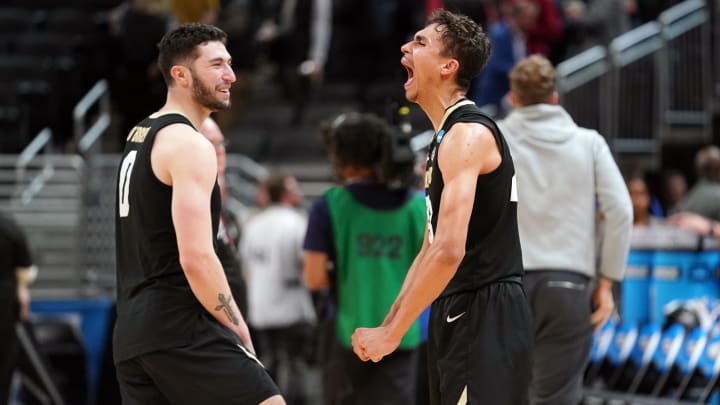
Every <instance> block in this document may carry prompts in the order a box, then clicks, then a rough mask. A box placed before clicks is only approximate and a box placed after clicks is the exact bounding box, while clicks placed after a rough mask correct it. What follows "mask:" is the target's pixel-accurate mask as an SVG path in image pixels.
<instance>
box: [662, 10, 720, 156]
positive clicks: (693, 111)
mask: <svg viewBox="0 0 720 405" xmlns="http://www.w3.org/2000/svg"><path fill="white" fill-rule="evenodd" d="M658 22H659V23H660V25H661V29H662V35H663V39H664V40H665V60H664V63H661V64H660V68H661V69H663V71H664V72H663V77H664V78H666V79H667V81H666V82H664V83H662V84H661V85H663V87H661V89H662V95H663V96H664V97H665V101H664V106H665V110H664V114H663V115H662V117H661V118H662V120H663V126H664V127H665V130H664V133H665V134H670V133H671V131H670V130H671V129H673V127H680V128H682V127H686V126H691V127H701V128H703V134H702V141H703V142H707V141H709V140H710V139H711V137H712V134H711V119H712V85H711V84H712V83H713V79H712V71H711V66H712V65H711V52H709V50H710V49H711V47H710V26H709V24H708V23H709V15H708V11H707V7H706V4H705V1H703V0H687V1H685V2H683V3H680V4H678V5H677V6H675V7H672V8H670V9H668V10H666V11H665V12H663V13H662V14H660V17H658Z"/></svg>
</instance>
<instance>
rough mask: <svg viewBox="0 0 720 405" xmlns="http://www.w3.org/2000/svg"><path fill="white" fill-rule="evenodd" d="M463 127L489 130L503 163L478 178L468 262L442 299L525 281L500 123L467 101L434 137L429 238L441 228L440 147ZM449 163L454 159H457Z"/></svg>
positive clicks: (514, 196)
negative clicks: (470, 124)
mask: <svg viewBox="0 0 720 405" xmlns="http://www.w3.org/2000/svg"><path fill="white" fill-rule="evenodd" d="M458 122H463V123H466V122H476V123H479V124H482V125H484V126H486V127H487V128H489V129H490V131H491V132H492V134H493V136H494V137H495V141H496V142H497V145H498V148H499V150H500V155H501V157H502V162H501V163H500V165H499V166H498V167H497V168H496V169H495V170H493V171H492V172H490V173H487V174H483V175H479V176H478V179H477V183H476V186H475V201H474V202H473V208H472V213H471V215H470V223H469V225H468V231H467V241H466V243H465V257H464V258H463V260H462V262H461V263H460V266H459V267H458V269H457V273H455V276H454V277H453V278H452V280H450V283H449V284H448V286H447V287H446V288H445V290H444V291H443V293H442V294H441V296H448V295H451V294H455V293H457V292H461V291H469V290H474V289H477V288H480V287H483V286H485V285H487V284H490V283H493V282H497V281H501V280H503V279H509V278H513V277H521V276H522V274H523V266H522V255H521V251H520V238H519V236H518V227H517V192H516V190H515V167H514V166H513V161H512V157H511V156H510V151H509V148H508V146H507V144H506V143H505V139H504V138H503V135H502V133H501V132H500V129H498V127H497V125H495V122H493V120H492V119H491V118H489V117H487V116H486V115H484V114H483V113H481V112H480V111H479V110H478V108H477V107H476V106H475V104H473V103H472V102H469V101H464V100H463V101H461V102H459V103H457V104H455V105H454V106H451V107H450V108H449V109H448V111H447V112H446V117H445V120H444V122H443V124H442V126H441V129H440V131H438V133H437V134H436V135H435V137H434V138H433V141H432V143H431V144H430V148H429V151H428V160H427V172H426V175H425V178H426V184H425V186H426V193H427V198H426V203H427V205H428V207H427V208H428V220H429V221H430V225H431V227H430V238H431V239H432V236H433V235H434V232H435V231H436V229H437V221H438V212H439V209H440V198H441V196H442V191H443V188H444V186H445V183H444V180H443V175H442V171H441V170H440V166H439V165H438V159H437V154H438V148H439V147H440V144H441V142H442V139H443V137H445V136H453V135H447V133H448V132H449V131H450V129H451V128H452V126H453V125H454V124H456V123H458ZM444 158H445V159H453V157H452V156H444ZM441 221H442V219H441Z"/></svg>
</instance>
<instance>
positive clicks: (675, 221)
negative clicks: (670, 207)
mask: <svg viewBox="0 0 720 405" xmlns="http://www.w3.org/2000/svg"><path fill="white" fill-rule="evenodd" d="M667 223H668V224H670V225H673V226H677V227H678V228H682V229H687V230H689V231H693V232H695V233H697V234H699V235H706V236H710V237H712V238H716V239H720V223H718V221H716V220H713V219H711V218H707V217H704V216H702V215H698V214H695V213H692V212H679V213H677V214H673V215H671V216H669V217H668V218H667Z"/></svg>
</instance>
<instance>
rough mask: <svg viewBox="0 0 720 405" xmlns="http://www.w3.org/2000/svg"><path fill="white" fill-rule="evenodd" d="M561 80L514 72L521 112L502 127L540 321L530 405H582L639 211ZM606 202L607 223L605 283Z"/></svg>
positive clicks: (526, 70)
mask: <svg viewBox="0 0 720 405" xmlns="http://www.w3.org/2000/svg"><path fill="white" fill-rule="evenodd" d="M555 80H556V76H555V69H554V68H553V66H552V64H551V63H550V62H549V61H548V60H547V59H546V58H545V57H543V56H541V55H532V56H530V57H528V58H525V59H522V60H520V61H519V62H518V64H517V65H516V66H515V67H514V68H513V70H512V71H511V72H510V95H509V99H510V102H511V104H512V105H513V107H514V108H515V109H514V110H513V111H512V112H511V113H510V114H509V115H508V116H507V118H506V119H504V120H501V121H499V122H498V126H499V127H500V128H501V130H502V132H503V133H504V134H505V136H506V139H507V142H508V145H509V146H510V151H511V152H512V155H513V161H514V162H515V170H516V172H517V189H518V215H517V216H518V226H519V230H520V242H521V245H522V257H523V264H524V265H525V289H526V292H527V296H528V299H529V301H530V304H531V306H532V310H533V315H534V319H535V347H534V349H533V359H532V360H533V373H532V382H531V384H530V397H531V400H530V403H533V404H578V403H580V402H581V399H582V381H583V372H584V370H585V366H586V365H587V362H588V359H589V355H590V347H591V344H592V334H593V325H595V327H596V328H599V327H600V326H602V325H603V324H604V323H605V321H606V320H607V319H608V318H609V316H610V314H611V313H612V310H613V307H614V300H613V295H612V286H613V284H614V283H616V282H619V281H620V280H622V278H623V273H624V271H625V263H626V259H627V255H628V250H629V244H630V234H631V229H632V203H631V201H630V197H629V195H628V190H627V187H626V186H625V182H624V180H623V177H622V175H621V174H620V170H619V169H618V167H617V165H616V163H615V160H614V159H613V156H612V154H611V153H610V149H609V148H608V145H607V143H606V142H605V139H604V138H603V137H602V136H601V135H600V134H598V133H597V132H596V131H594V130H589V129H585V128H581V127H578V126H577V125H576V124H575V123H574V122H573V120H572V118H570V115H568V113H567V112H566V111H565V110H564V109H563V108H562V107H561V106H559V105H557V99H558V95H557V92H556V91H555ZM596 199H597V200H598V201H599V209H600V211H601V212H602V213H603V217H604V221H605V233H604V239H603V244H602V248H601V249H602V250H601V252H600V257H601V260H600V261H601V264H600V268H599V271H598V274H596V270H595V263H596V262H595V256H596V255H595V233H594V231H595V218H596ZM593 284H594V285H595V287H594V289H593V287H592V286H593ZM591 303H592V304H594V305H595V306H596V307H595V308H596V309H595V312H593V313H592V314H591V313H590V312H591Z"/></svg>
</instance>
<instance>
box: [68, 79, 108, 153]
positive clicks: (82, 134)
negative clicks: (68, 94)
mask: <svg viewBox="0 0 720 405" xmlns="http://www.w3.org/2000/svg"><path fill="white" fill-rule="evenodd" d="M98 101H99V102H100V115H99V116H98V118H97V120H96V121H95V122H94V123H93V124H92V125H91V126H90V129H87V130H86V129H85V128H86V124H85V119H86V117H87V114H88V112H89V111H90V108H91V107H92V106H94V105H95V104H96V103H97V102H98ZM73 124H74V126H73V131H74V136H75V141H76V142H77V145H78V151H79V152H80V153H82V154H85V153H87V152H88V151H89V150H90V148H91V147H92V146H93V145H94V144H95V142H96V141H97V140H98V139H99V138H100V136H101V135H102V134H103V133H105V130H107V128H108V127H110V94H109V93H108V83H107V80H105V79H101V80H99V81H98V82H97V83H95V85H94V86H93V87H92V88H91V89H90V91H88V92H87V94H85V96H84V97H83V98H82V99H81V100H80V101H78V103H77V104H76V105H75V108H74V109H73Z"/></svg>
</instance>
